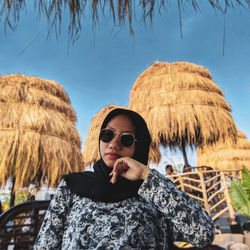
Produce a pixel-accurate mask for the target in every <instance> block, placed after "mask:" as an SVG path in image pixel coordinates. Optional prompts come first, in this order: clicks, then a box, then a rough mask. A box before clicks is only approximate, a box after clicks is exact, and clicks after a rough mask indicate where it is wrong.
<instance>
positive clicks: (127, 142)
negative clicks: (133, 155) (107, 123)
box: [100, 128, 137, 148]
mask: <svg viewBox="0 0 250 250" xmlns="http://www.w3.org/2000/svg"><path fill="white" fill-rule="evenodd" d="M115 135H120V143H121V145H122V146H124V147H126V148H129V147H132V146H133V145H134V143H135V142H137V140H136V139H135V136H134V135H133V134H131V133H129V132H124V133H115V132H114V131H113V130H111V129H107V128H104V129H102V130H101V133H100V140H101V141H103V142H106V143H107V142H110V141H112V140H113V138H114V137H115Z"/></svg>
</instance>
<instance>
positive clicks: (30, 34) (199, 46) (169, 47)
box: [0, 3, 250, 164]
mask: <svg viewBox="0 0 250 250" xmlns="http://www.w3.org/2000/svg"><path fill="white" fill-rule="evenodd" d="M249 17H250V10H247V9H243V8H236V9H234V10H232V9H230V10H229V11H228V13H227V16H226V26H225V27H226V43H225V55H224V56H223V55H222V45H223V30H224V17H223V16H222V15H221V13H219V12H216V11H214V10H213V9H212V8H211V7H209V6H207V5H206V4H204V3H203V6H201V11H200V12H195V11H194V10H193V9H191V8H190V7H189V6H185V9H184V12H183V20H182V22H183V39H181V37H180V28H179V18H178V11H177V8H176V6H174V5H172V6H170V8H169V9H168V11H167V12H164V11H163V12H162V14H161V15H159V14H158V13H157V11H156V12H155V15H154V18H153V24H152V26H151V25H150V22H148V23H147V27H145V25H144V24H143V23H142V22H141V21H140V13H139V12H138V13H137V20H134V22H133V28H134V32H135V37H132V36H130V34H129V27H128V25H124V26H123V27H122V28H119V27H117V26H115V27H114V26H113V24H112V22H111V20H110V19H109V18H106V19H105V20H104V19H103V18H102V17H100V19H99V23H98V24H97V26H96V28H95V31H94V32H93V29H92V25H91V21H89V20H88V13H86V19H85V20H83V22H84V23H83V27H82V32H81V35H80V38H79V40H78V41H77V42H76V43H75V44H74V45H73V46H70V48H69V51H68V50H67V45H68V44H67V41H68V40H67V39H68V36H67V23H68V19H67V15H65V17H64V19H63V23H62V32H61V36H60V38H59V39H58V40H57V39H56V38H55V36H53V34H52V36H50V37H49V38H48V39H46V35H47V23H46V20H45V19H44V18H43V17H41V18H37V17H36V15H35V14H34V10H33V7H32V6H29V5H28V6H27V10H26V11H25V12H23V13H22V14H21V17H20V22H19V25H18V26H17V27H16V29H15V31H14V32H12V31H11V30H10V29H7V34H5V33H4V30H3V21H2V22H0V37H1V42H0V74H1V75H6V74H10V73H21V74H25V75H34V76H38V77H41V78H45V79H52V80H55V81H57V82H58V83H60V84H61V85H62V86H63V87H64V88H65V90H66V92H67V93H68V95H69V97H70V99H71V103H72V106H73V108H74V109H75V111H76V113H77V118H78V121H77V124H76V125H77V129H78V131H79V133H80V135H81V139H82V142H84V140H85V138H86V136H87V134H88V128H89V126H90V122H91V119H92V116H93V115H95V114H96V113H97V112H98V111H99V110H100V109H101V108H103V107H104V106H106V105H109V104H118V105H124V106H126V105H128V103H129V93H130V89H131V87H132V86H133V83H134V81H135V80H136V78H137V77H138V76H139V75H140V74H141V73H142V72H143V71H144V70H145V69H146V68H147V67H149V66H150V65H151V64H152V63H153V62H154V61H163V62H175V61H187V62H192V63H195V64H198V65H202V66H204V67H206V68H207V69H208V70H209V71H210V72H211V74H212V76H213V78H214V81H215V83H216V84H217V85H218V86H219V87H220V88H221V89H222V91H223V92H224V95H225V99H226V100H227V101H228V102H229V103H230V105H231V107H232V115H233V119H234V121H235V123H236V125H237V127H238V129H239V130H241V131H243V132H244V133H245V134H246V135H247V137H248V138H250V126H249V124H250V115H249V113H250V29H249V27H250V18H249ZM166 154H167V155H169V154H170V155H171V157H172V153H169V152H167V153H166ZM175 154H177V156H176V157H177V158H178V159H179V158H180V157H179V156H178V153H175ZM189 154H190V156H189V158H190V159H191V160H190V161H191V163H192V164H194V163H195V154H191V153H189ZM177 158H176V159H177ZM166 161H168V160H167V159H165V162H166Z"/></svg>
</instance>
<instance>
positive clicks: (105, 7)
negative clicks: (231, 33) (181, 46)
mask: <svg viewBox="0 0 250 250" xmlns="http://www.w3.org/2000/svg"><path fill="white" fill-rule="evenodd" d="M25 2H26V1H25V0H18V1H13V0H5V1H2V3H1V4H0V9H1V12H0V18H1V17H2V16H3V18H2V19H3V20H2V21H3V22H2V23H4V25H5V26H6V25H9V27H10V28H11V29H14V27H16V26H17V24H18V22H19V18H20V17H21V16H22V15H21V12H22V11H23V10H24V9H25ZM203 2H204V1H203ZM207 2H208V4H209V6H211V7H212V8H214V9H215V10H218V11H219V12H221V13H222V14H223V15H225V13H226V11H227V9H228V8H230V7H231V8H234V7H235V6H238V7H247V0H246V1H243V0H231V1H228V0H224V1H222V0H221V1H218V0H217V1H211V0H208V1H207ZM200 3H201V1H198V0H192V1H190V0H182V1H178V11H179V23H180V34H181V36H182V15H181V13H182V9H183V8H184V6H186V5H189V4H190V7H191V8H193V9H194V10H195V11H197V10H198V9H199V8H200V5H201V4H200ZM34 6H35V11H38V13H39V15H41V14H43V15H45V16H46V18H47V22H48V27H49V31H51V30H52V28H53V29H55V33H56V34H57V35H58V34H60V30H61V20H63V15H64V13H65V11H68V15H69V20H70V21H69V24H68V32H69V38H70V39H72V40H73V41H75V40H76V39H77V38H78V37H79V34H80V32H81V27H82V26H83V25H82V22H83V20H84V19H83V18H82V15H83V16H84V15H85V14H86V11H88V12H90V15H91V16H92V22H93V25H95V24H96V23H97V22H98V19H99V15H100V13H101V15H103V16H104V17H105V16H108V17H110V18H111V19H112V20H113V24H114V25H115V26H116V25H119V26H122V25H123V24H124V23H125V22H128V24H129V27H130V33H131V34H132V35H133V34H134V31H133V27H132V23H133V18H134V17H135V16H136V14H138V11H139V12H140V15H141V16H140V17H139V18H141V20H143V22H144V23H146V21H147V20H148V19H149V20H150V22H152V21H153V17H154V12H155V11H158V13H162V12H165V11H167V10H168V9H169V7H170V4H168V1H164V0H159V1H157V0H150V1H136V4H135V1H134V0H123V1H114V0H110V1H101V0H93V1H81V0H74V1H69V0H64V1H62V0H53V1H46V0H39V1H38V3H37V2H36V1H34ZM105 13H108V15H107V14H105ZM0 20H1V19H0ZM49 31H48V33H50V32H49Z"/></svg>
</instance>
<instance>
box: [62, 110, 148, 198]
mask: <svg viewBox="0 0 250 250" xmlns="http://www.w3.org/2000/svg"><path fill="white" fill-rule="evenodd" d="M117 115H126V116H128V117H129V118H130V120H131V121H132V123H133V125H134V126H135V128H136V132H135V137H136V139H137V142H136V147H135V152H134V155H133V157H132V158H133V159H135V160H137V161H139V162H141V163H143V164H144V165H147V163H148V153H149V147H150V143H151V137H150V134H149V131H148V128H147V125H146V122H145V121H144V119H143V118H142V117H141V116H140V115H139V114H138V113H136V112H134V111H132V110H127V109H122V108H117V109H114V110H112V111H111V112H110V113H109V114H108V115H107V116H106V118H105V119H104V121H103V124H102V126H101V129H103V128H105V127H106V126H107V124H108V123H109V121H111V120H112V119H113V118H114V117H115V116H117ZM99 145H100V139H99ZM93 168H94V172H90V171H85V172H82V173H71V174H68V175H65V176H64V177H63V179H64V180H65V181H66V183H67V186H68V187H69V188H70V190H71V192H72V193H75V194H77V195H79V196H81V197H87V198H90V199H92V200H94V201H101V202H118V201H122V200H125V199H128V198H131V197H135V196H137V195H138V194H137V193H138V189H139V188H140V186H141V184H142V182H143V181H142V180H138V181H130V180H127V179H126V178H123V177H122V176H119V177H118V178H117V181H116V183H115V184H112V183H110V180H111V178H112V177H111V176H109V174H110V173H111V171H112V168H110V167H108V166H107V165H106V164H105V162H104V161H103V159H102V158H101V159H100V160H99V161H97V162H96V163H95V164H94V167H93Z"/></svg>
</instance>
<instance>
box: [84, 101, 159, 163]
mask: <svg viewBox="0 0 250 250" xmlns="http://www.w3.org/2000/svg"><path fill="white" fill-rule="evenodd" d="M115 108H124V109H126V108H127V107H121V106H118V105H109V106H106V107H104V108H103V109H101V111H100V112H99V113H97V114H96V115H95V116H93V118H92V121H91V124H90V127H89V135H88V137H87V138H86V140H85V143H84V149H83V152H82V154H83V161H84V164H85V166H90V165H92V164H94V163H95V162H96V161H97V160H99V159H100V154H99V148H98V145H99V142H98V139H99V132H100V129H101V125H102V123H103V121H104V119H105V117H106V116H107V114H108V113H109V112H110V111H111V110H113V109H115ZM160 158H161V154H160V151H159V149H158V148H152V147H151V148H150V152H149V160H151V161H153V162H155V163H159V161H160Z"/></svg>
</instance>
